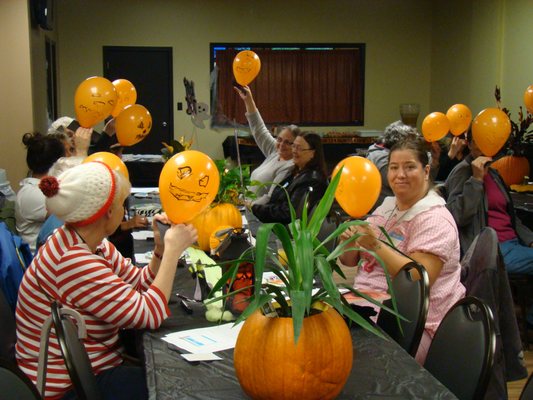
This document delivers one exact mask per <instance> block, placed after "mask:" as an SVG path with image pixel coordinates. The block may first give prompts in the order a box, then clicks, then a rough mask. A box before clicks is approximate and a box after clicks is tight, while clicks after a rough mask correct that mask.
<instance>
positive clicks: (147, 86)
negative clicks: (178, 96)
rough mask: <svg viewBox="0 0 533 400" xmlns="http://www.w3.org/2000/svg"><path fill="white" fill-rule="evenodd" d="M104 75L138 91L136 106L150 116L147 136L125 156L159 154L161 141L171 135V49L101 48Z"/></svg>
mask: <svg viewBox="0 0 533 400" xmlns="http://www.w3.org/2000/svg"><path fill="white" fill-rule="evenodd" d="M103 52H104V53H103V59H104V76H105V77H106V78H107V79H109V80H110V81H114V80H115V79H119V78H122V79H127V80H129V81H130V82H131V83H133V86H135V89H136V90H137V104H141V105H143V106H144V107H146V108H147V109H148V111H149V112H150V114H151V115H152V129H151V131H150V134H149V135H148V136H147V137H146V138H145V139H144V140H143V141H141V142H139V143H137V144H136V145H133V146H130V147H126V148H125V149H124V153H132V154H160V153H161V148H162V147H163V145H162V144H161V142H162V141H164V142H167V143H168V142H169V141H170V140H171V138H172V137H173V136H174V135H173V127H174V118H173V107H172V105H173V103H174V99H173V90H172V88H173V84H172V48H171V47H130V46H104V47H103Z"/></svg>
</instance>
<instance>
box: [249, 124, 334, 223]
mask: <svg viewBox="0 0 533 400" xmlns="http://www.w3.org/2000/svg"><path fill="white" fill-rule="evenodd" d="M292 155H293V162H294V168H293V170H292V172H291V173H289V175H288V176H286V177H285V179H283V180H282V181H281V182H280V184H279V186H278V185H276V187H275V188H274V190H273V192H272V195H271V196H270V200H269V201H268V203H266V204H253V205H252V212H253V213H254V215H255V216H256V217H257V218H258V219H259V220H260V221H261V222H281V223H283V224H288V223H289V222H290V221H291V215H290V211H289V203H288V202H287V193H288V194H289V197H290V200H291V203H292V204H293V206H294V208H295V209H298V205H299V204H300V202H301V201H302V200H303V199H305V197H306V196H309V210H311V209H312V207H313V206H314V205H315V204H316V203H318V201H319V200H320V199H321V198H322V196H323V195H324V193H325V191H326V187H327V185H328V182H327V170H326V162H325V160H324V150H323V148H322V142H321V140H320V136H318V135H317V134H316V133H310V132H303V133H301V134H300V135H299V136H297V137H296V139H294V143H293V145H292Z"/></svg>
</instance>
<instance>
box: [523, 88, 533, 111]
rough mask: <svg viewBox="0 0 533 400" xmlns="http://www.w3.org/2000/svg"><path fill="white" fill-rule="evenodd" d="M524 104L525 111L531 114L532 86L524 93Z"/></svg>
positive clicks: (532, 108)
mask: <svg viewBox="0 0 533 400" xmlns="http://www.w3.org/2000/svg"><path fill="white" fill-rule="evenodd" d="M524 103H525V104H526V108H527V111H528V112H529V113H530V114H533V85H529V86H528V87H527V89H526V91H525V93H524Z"/></svg>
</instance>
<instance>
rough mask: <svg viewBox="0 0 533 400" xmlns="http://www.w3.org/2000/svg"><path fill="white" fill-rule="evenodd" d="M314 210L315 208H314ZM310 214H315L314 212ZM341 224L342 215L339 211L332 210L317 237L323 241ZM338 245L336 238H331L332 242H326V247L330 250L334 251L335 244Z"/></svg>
mask: <svg viewBox="0 0 533 400" xmlns="http://www.w3.org/2000/svg"><path fill="white" fill-rule="evenodd" d="M313 211H314V210H313ZM310 215H313V214H312V213H311V214H310ZM340 224H341V216H340V214H339V212H338V211H335V210H332V211H330V213H329V214H328V216H327V217H326V219H325V220H324V223H323V224H322V226H321V227H320V231H319V232H318V235H317V239H318V240H320V241H322V240H324V239H326V238H327V237H328V236H329V235H331V234H332V233H333V231H335V229H337V227H338V226H339V225H340ZM336 245H337V241H336V240H331V241H330V242H328V243H326V244H325V246H324V247H326V248H327V249H328V251H329V252H332V251H333V250H334V249H335V246H336Z"/></svg>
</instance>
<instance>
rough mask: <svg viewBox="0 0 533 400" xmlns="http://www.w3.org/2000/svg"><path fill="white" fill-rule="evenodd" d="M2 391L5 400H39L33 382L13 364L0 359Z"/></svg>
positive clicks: (0, 384)
mask: <svg viewBox="0 0 533 400" xmlns="http://www.w3.org/2000/svg"><path fill="white" fill-rule="evenodd" d="M0 390H1V391H2V396H1V397H2V398H3V399H17V400H36V399H37V400H38V399H40V398H41V396H40V395H39V392H38V391H37V388H36V387H35V386H34V385H33V382H32V381H31V380H30V379H29V378H28V377H27V376H26V374H24V372H22V371H21V370H19V369H18V368H17V366H16V364H13V363H12V362H10V361H8V360H5V359H2V358H0Z"/></svg>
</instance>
